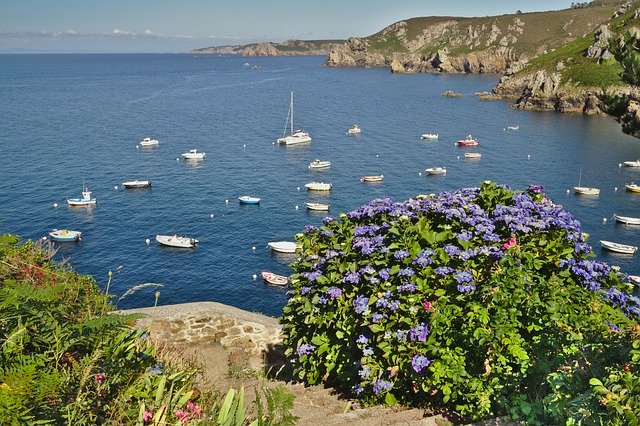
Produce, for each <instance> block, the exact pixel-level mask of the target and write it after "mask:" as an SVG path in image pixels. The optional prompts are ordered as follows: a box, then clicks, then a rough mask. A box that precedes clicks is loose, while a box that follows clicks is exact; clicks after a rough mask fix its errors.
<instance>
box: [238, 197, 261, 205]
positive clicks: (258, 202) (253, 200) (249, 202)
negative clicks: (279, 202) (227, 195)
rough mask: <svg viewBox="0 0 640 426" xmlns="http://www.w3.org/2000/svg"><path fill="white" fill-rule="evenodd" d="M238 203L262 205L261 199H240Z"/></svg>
mask: <svg viewBox="0 0 640 426" xmlns="http://www.w3.org/2000/svg"><path fill="white" fill-rule="evenodd" d="M238 201H239V202H240V204H260V198H257V197H249V196H244V197H239V198H238Z"/></svg>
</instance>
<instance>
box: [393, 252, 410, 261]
mask: <svg viewBox="0 0 640 426" xmlns="http://www.w3.org/2000/svg"><path fill="white" fill-rule="evenodd" d="M409 256H410V255H409V252H408V251H406V250H398V251H397V252H395V253H394V255H393V257H395V258H396V259H398V260H402V259H405V258H407V257H409Z"/></svg>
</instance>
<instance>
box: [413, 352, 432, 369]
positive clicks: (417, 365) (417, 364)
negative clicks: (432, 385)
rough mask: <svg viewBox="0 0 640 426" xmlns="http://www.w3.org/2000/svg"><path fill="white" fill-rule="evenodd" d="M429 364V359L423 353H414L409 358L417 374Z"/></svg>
mask: <svg viewBox="0 0 640 426" xmlns="http://www.w3.org/2000/svg"><path fill="white" fill-rule="evenodd" d="M429 364H431V360H430V359H429V358H427V357H426V356H424V355H415V356H414V357H413V359H412V360H411V367H413V370H414V371H415V372H416V373H418V374H420V373H422V372H423V371H424V369H426V368H427V367H428V366H429Z"/></svg>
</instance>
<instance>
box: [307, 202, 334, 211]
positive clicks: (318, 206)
mask: <svg viewBox="0 0 640 426" xmlns="http://www.w3.org/2000/svg"><path fill="white" fill-rule="evenodd" d="M304 205H305V206H307V208H308V209H309V210H315V211H323V212H326V211H328V210H329V207H330V206H331V205H330V204H325V203H304Z"/></svg>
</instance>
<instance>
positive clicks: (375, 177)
mask: <svg viewBox="0 0 640 426" xmlns="http://www.w3.org/2000/svg"><path fill="white" fill-rule="evenodd" d="M383 180H384V175H369V176H362V177H361V178H360V182H364V183H376V182H382V181H383Z"/></svg>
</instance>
